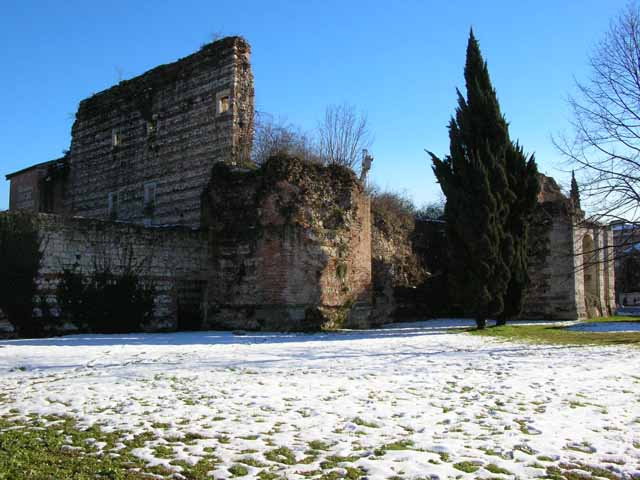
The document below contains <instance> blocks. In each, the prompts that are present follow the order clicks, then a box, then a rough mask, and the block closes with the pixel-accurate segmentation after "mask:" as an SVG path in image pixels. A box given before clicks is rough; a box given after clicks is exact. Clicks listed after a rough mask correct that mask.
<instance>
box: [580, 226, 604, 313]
mask: <svg viewBox="0 0 640 480" xmlns="http://www.w3.org/2000/svg"><path fill="white" fill-rule="evenodd" d="M597 258H598V255H597V252H596V249H595V244H594V241H593V237H592V236H591V235H585V236H584V237H583V238H582V273H583V275H584V303H585V308H586V310H587V315H588V316H589V318H593V317H599V316H601V315H602V312H601V309H600V302H599V301H598V262H597Z"/></svg>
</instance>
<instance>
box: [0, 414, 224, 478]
mask: <svg viewBox="0 0 640 480" xmlns="http://www.w3.org/2000/svg"><path fill="white" fill-rule="evenodd" d="M124 437H125V434H124V433H123V432H108V433H107V432H103V431H102V430H101V429H100V428H98V427H96V426H93V427H90V428H88V429H85V430H83V429H80V428H78V426H77V424H76V423H75V421H74V420H73V419H70V418H59V417H47V419H46V421H45V420H44V419H39V418H35V417H34V418H31V419H29V420H12V419H8V418H0V480H22V479H56V480H93V479H96V478H104V479H109V480H143V479H144V480H148V479H149V478H152V477H150V475H149V474H155V475H160V476H161V477H164V478H168V477H170V476H171V475H172V473H173V472H172V471H170V470H167V469H166V468H163V467H149V466H147V465H145V463H144V462H143V461H142V460H140V459H139V458H137V457H135V456H134V455H132V454H131V451H132V450H133V449H134V448H137V447H140V446H143V445H144V444H145V442H147V441H151V440H154V439H155V436H154V435H153V434H152V433H151V432H146V433H143V434H139V435H136V436H134V437H133V438H131V439H130V440H124V441H123V440H122V439H123V438H124ZM89 439H94V440H95V441H97V442H105V443H106V446H105V447H104V450H103V451H104V452H105V454H101V453H99V452H98V451H97V449H96V447H95V446H93V444H92V443H90V442H87V440H89ZM121 441H122V442H123V443H124V444H125V448H123V449H119V450H118V451H117V453H118V456H115V457H113V456H111V455H109V454H108V453H109V451H111V450H113V449H114V448H115V446H116V444H117V443H119V442H121ZM156 448H158V447H156ZM165 448H166V447H165ZM167 453H168V449H167ZM217 461H218V460H217V459H216V458H215V457H213V456H210V457H208V458H206V459H203V460H201V461H200V462H198V463H197V464H196V465H189V464H186V463H184V464H183V463H180V462H175V463H174V464H175V465H178V464H179V465H180V466H181V467H182V468H183V471H182V474H183V475H184V476H185V477H187V478H189V479H191V480H205V479H209V478H210V477H208V476H207V473H208V472H210V471H211V470H213V469H215V466H216V463H217ZM172 463H173V462H172Z"/></svg>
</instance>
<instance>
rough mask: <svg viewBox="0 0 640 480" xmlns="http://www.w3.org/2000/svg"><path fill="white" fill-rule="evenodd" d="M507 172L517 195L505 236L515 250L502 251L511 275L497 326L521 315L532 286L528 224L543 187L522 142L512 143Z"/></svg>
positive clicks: (510, 207)
mask: <svg viewBox="0 0 640 480" xmlns="http://www.w3.org/2000/svg"><path fill="white" fill-rule="evenodd" d="M505 171H506V173H507V180H508V184H509V190H511V192H513V193H514V194H515V197H514V198H513V199H512V201H511V203H510V205H509V207H508V214H507V217H506V222H505V225H504V228H503V231H504V233H505V236H508V237H510V240H509V241H510V244H511V245H512V249H511V250H510V251H507V252H504V253H503V255H504V259H505V262H506V263H507V264H508V266H509V273H510V276H509V284H508V286H507V290H506V292H505V294H504V302H503V303H504V310H503V311H502V313H501V314H500V315H498V317H497V324H498V325H504V324H505V323H506V322H507V320H509V319H511V318H515V317H517V316H519V315H520V313H521V312H522V307H523V304H524V300H525V291H526V288H527V286H528V285H529V275H528V272H527V266H528V259H529V246H530V245H529V224H530V223H531V218H532V216H533V211H534V209H535V208H536V205H537V202H538V191H539V190H540V181H539V179H538V167H537V165H536V161H535V158H534V156H533V155H531V156H529V157H528V158H527V156H526V155H525V153H524V151H523V150H522V147H521V146H520V145H518V144H515V145H514V144H513V143H511V142H510V145H509V147H508V149H507V154H506V155H505Z"/></svg>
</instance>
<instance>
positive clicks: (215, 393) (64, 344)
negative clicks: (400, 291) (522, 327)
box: [0, 321, 640, 479]
mask: <svg viewBox="0 0 640 480" xmlns="http://www.w3.org/2000/svg"><path fill="white" fill-rule="evenodd" d="M464 323H465V322H452V321H447V322H422V323H414V324H397V325H394V326H392V327H390V328H385V329H381V330H373V331H365V332H355V331H353V332H341V333H332V334H314V335H305V334H265V333H247V334H246V335H242V336H236V335H233V334H231V333H223V332H189V333H171V334H131V335H73V336H67V337H60V338H53V339H37V340H12V341H2V342H0V387H1V388H2V390H1V392H2V393H3V394H5V395H8V396H9V397H10V399H11V401H10V402H5V403H1V404H0V415H6V414H9V411H10V410H12V409H15V410H13V411H14V412H16V411H17V412H18V413H16V414H15V416H16V417H21V416H26V415H28V414H33V413H35V414H40V415H50V414H53V415H71V416H73V417H75V418H76V419H77V420H78V421H79V422H80V424H81V425H83V426H89V425H92V424H96V423H98V424H100V425H102V426H103V428H104V429H105V430H107V431H113V430H122V431H125V432H129V434H137V433H141V432H149V431H150V432H153V433H154V434H155V436H156V438H155V439H154V440H150V441H149V442H148V443H147V444H146V445H145V446H144V447H143V448H140V449H137V450H135V451H134V453H135V454H137V455H138V456H139V457H140V458H143V459H144V460H145V461H147V462H148V463H149V464H150V465H156V464H159V465H167V466H169V467H170V466H171V465H170V463H169V462H170V460H168V459H166V458H157V457H156V456H155V454H154V447H156V446H158V445H166V444H167V441H166V440H165V439H167V438H169V439H171V442H173V443H171V445H172V447H171V448H174V451H175V455H176V456H175V457H174V459H180V460H186V461H188V462H190V463H195V462H197V461H198V459H199V458H201V456H202V455H203V452H204V451H205V448H206V447H209V449H211V448H214V449H215V455H216V456H217V457H218V458H220V459H222V460H223V463H224V465H221V466H220V467H219V468H218V467H217V469H216V470H215V471H214V472H213V475H214V476H215V477H216V478H225V477H230V476H231V474H230V473H229V472H228V471H227V470H226V468H228V467H230V466H231V465H233V464H234V463H236V462H237V461H238V460H239V459H242V458H247V457H252V458H254V459H256V460H258V461H259V462H260V463H263V464H265V465H268V466H269V467H273V468H275V471H277V472H278V473H279V474H280V475H283V476H285V477H286V478H290V479H298V478H300V479H302V478H305V477H304V476H303V475H302V473H304V472H309V471H312V470H318V469H321V467H320V463H321V462H323V461H324V460H325V459H326V457H328V456H332V455H333V456H335V455H338V456H342V457H350V456H354V457H356V458H353V459H351V461H348V462H346V463H339V464H338V466H337V468H338V469H340V468H346V467H347V466H351V467H362V468H363V469H364V470H366V472H367V478H369V479H378V478H381V479H382V478H388V477H392V476H399V477H401V478H418V477H420V478H440V479H445V478H465V479H466V478H489V477H493V478H535V477H543V476H545V470H544V469H543V468H540V466H541V465H544V466H550V465H559V464H563V463H571V462H574V463H576V462H579V463H581V464H583V466H584V465H587V466H598V467H600V468H610V469H612V471H614V472H617V474H618V475H620V477H621V478H632V476H633V475H640V369H639V368H638V367H640V360H639V357H640V355H639V354H640V351H639V350H638V349H637V348H632V347H572V346H552V345H529V344H520V343H510V342H502V341H497V340H492V339H488V338H483V337H476V336H471V335H468V334H465V333H460V332H458V331H455V330H450V329H448V327H452V326H460V325H461V324H464ZM188 433H192V434H197V435H195V436H196V440H195V441H192V442H188V444H187V443H186V442H185V443H184V444H180V443H178V444H177V447H176V443H175V439H176V437H181V436H184V435H185V434H188ZM313 440H321V441H322V442H324V443H326V444H327V446H328V450H327V451H321V452H319V457H318V458H317V459H316V460H315V461H313V462H311V463H308V464H302V463H300V464H297V465H285V464H283V463H278V462H274V461H272V460H269V459H267V458H265V457H264V453H266V452H268V451H271V450H273V449H274V448H276V447H279V446H285V447H288V448H290V449H291V450H292V451H293V452H294V453H295V455H296V459H297V460H296V461H299V460H302V459H303V458H304V457H305V456H307V454H306V453H305V452H308V450H309V449H310V448H311V447H310V446H309V442H311V441H313ZM396 442H403V444H402V445H404V446H399V445H401V444H398V443H396ZM394 443H396V445H395V447H396V448H399V449H394V448H393V446H392V447H389V445H390V444H394ZM385 445H386V446H387V447H386V448H385ZM103 447H104V446H101V448H103ZM246 450H255V452H254V453H251V454H246V453H241V452H243V451H246ZM111 453H113V452H111ZM538 457H540V458H538ZM459 462H470V463H472V464H476V465H478V466H479V467H480V468H479V469H478V470H477V471H476V472H475V473H464V472H462V471H460V470H458V469H456V468H455V467H454V465H455V464H457V463H459ZM489 464H494V465H497V466H498V467H501V468H504V469H506V470H508V471H509V472H511V475H500V474H495V473H490V472H489V471H488V470H486V469H485V468H484V467H486V466H488V465H489ZM174 468H176V470H179V467H174ZM247 468H248V470H249V472H250V475H256V472H258V471H260V468H254V467H247ZM334 470H335V469H334Z"/></svg>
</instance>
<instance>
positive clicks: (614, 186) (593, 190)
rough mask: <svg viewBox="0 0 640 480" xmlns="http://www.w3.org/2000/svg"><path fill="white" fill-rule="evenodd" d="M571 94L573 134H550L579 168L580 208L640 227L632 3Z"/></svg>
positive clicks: (639, 50)
mask: <svg viewBox="0 0 640 480" xmlns="http://www.w3.org/2000/svg"><path fill="white" fill-rule="evenodd" d="M589 66H590V77H589V78H588V79H587V80H586V81H584V82H580V81H576V86H577V94H576V95H575V96H572V97H570V99H569V103H570V106H571V109H572V114H573V115H572V118H573V120H572V125H573V130H574V135H573V136H570V137H567V136H562V137H560V138H556V139H554V142H555V144H556V147H557V148H558V149H559V150H560V151H561V152H562V153H563V154H564V155H566V156H567V157H568V158H569V159H570V160H571V162H572V163H573V164H574V165H575V166H577V167H578V174H579V178H580V180H581V196H582V207H583V208H584V209H585V210H586V211H587V212H588V213H590V214H591V215H592V218H595V219H597V220H601V221H607V222H608V221H612V220H622V221H624V222H627V223H631V224H634V225H636V226H640V209H639V207H640V10H639V9H638V5H637V4H636V3H630V4H629V5H628V6H627V7H626V8H625V9H624V10H623V11H622V12H621V13H620V14H619V15H618V17H616V18H615V19H614V20H613V21H612V22H611V24H610V26H609V29H608V31H607V32H606V34H605V35H604V37H603V39H602V40H601V41H600V42H599V43H598V44H597V46H596V48H595V49H594V51H593V53H592V54H591V56H590V57H589Z"/></svg>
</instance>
